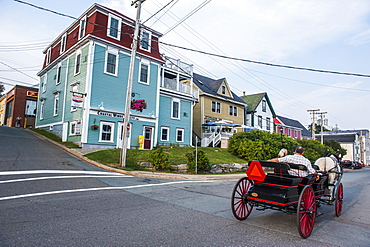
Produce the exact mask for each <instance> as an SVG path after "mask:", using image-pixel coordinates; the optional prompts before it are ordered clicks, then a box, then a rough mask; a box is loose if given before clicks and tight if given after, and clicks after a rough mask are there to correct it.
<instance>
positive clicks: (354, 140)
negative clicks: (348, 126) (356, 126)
mask: <svg viewBox="0 0 370 247" xmlns="http://www.w3.org/2000/svg"><path fill="white" fill-rule="evenodd" d="M322 137H323V141H327V140H331V139H333V140H336V141H338V142H339V143H340V145H341V147H342V148H344V149H346V150H347V155H345V156H344V157H342V159H343V160H354V161H362V162H363V163H365V164H367V165H370V135H369V130H367V129H360V130H338V131H325V132H323V133H322ZM315 138H316V140H318V141H320V140H321V134H316V135H315Z"/></svg>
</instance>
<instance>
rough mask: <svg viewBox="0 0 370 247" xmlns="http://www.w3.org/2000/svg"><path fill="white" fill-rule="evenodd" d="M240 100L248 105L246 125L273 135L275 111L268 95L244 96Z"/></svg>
mask: <svg viewBox="0 0 370 247" xmlns="http://www.w3.org/2000/svg"><path fill="white" fill-rule="evenodd" d="M240 98H241V99H242V100H243V101H244V102H246V103H247V105H248V108H247V114H246V120H245V125H247V126H252V127H255V128H257V129H260V130H264V131H268V132H270V133H273V132H274V118H275V111H274V108H273V107H272V104H271V101H270V99H269V97H268V95H267V93H257V94H249V95H245V94H244V95H243V96H240Z"/></svg>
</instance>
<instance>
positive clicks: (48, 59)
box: [46, 47, 51, 64]
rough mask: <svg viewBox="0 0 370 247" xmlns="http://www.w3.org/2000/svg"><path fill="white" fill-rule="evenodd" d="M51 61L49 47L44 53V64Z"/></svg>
mask: <svg viewBox="0 0 370 247" xmlns="http://www.w3.org/2000/svg"><path fill="white" fill-rule="evenodd" d="M50 61H51V47H49V49H48V50H47V52H46V64H49V63H50Z"/></svg>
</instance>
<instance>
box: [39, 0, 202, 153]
mask: <svg viewBox="0 0 370 247" xmlns="http://www.w3.org/2000/svg"><path fill="white" fill-rule="evenodd" d="M134 27H135V23H134V21H133V20H132V19H130V18H128V17H126V16H124V15H122V14H120V13H119V12H117V11H114V10H112V9H109V8H106V7H104V6H102V5H99V4H94V5H92V6H91V7H90V8H89V9H88V10H86V11H85V12H84V13H83V14H82V15H81V17H80V18H79V20H77V21H75V22H74V23H72V24H71V25H70V26H69V27H68V28H67V29H66V30H65V31H64V32H63V33H61V34H60V35H59V36H58V37H57V38H56V39H55V40H54V41H53V42H52V43H51V44H50V46H49V47H47V48H46V49H45V51H44V53H45V61H44V64H43V68H42V70H41V71H40V72H39V73H38V75H39V77H40V88H39V100H38V110H37V116H36V127H37V128H43V129H47V130H48V131H51V132H53V133H55V134H57V135H59V136H61V137H62V140H63V141H71V142H75V143H78V144H79V145H80V146H81V147H82V148H121V147H122V139H123V136H122V128H123V120H124V118H125V104H126V97H127V84H128V74H129V67H130V58H131V43H132V37H133V32H134ZM160 37H161V34H160V33H159V32H157V31H154V30H152V29H150V28H147V27H145V26H142V27H141V30H140V45H139V47H138V50H137V56H136V58H135V66H134V80H133V85H132V93H131V95H130V97H131V100H132V104H131V112H130V116H129V117H130V126H129V131H128V135H127V136H126V138H128V146H129V148H138V147H139V138H140V137H142V138H143V139H144V144H143V148H144V149H152V148H153V147H155V146H156V145H170V144H176V145H179V146H188V145H191V136H192V115H193V114H192V109H193V104H194V103H195V102H196V101H197V91H196V89H194V88H193V83H192V73H193V72H192V66H190V65H187V64H185V63H182V62H181V61H179V60H175V59H171V58H164V57H162V56H161V54H160V53H159V46H158V39H159V38H160ZM137 100H138V101H140V102H143V101H144V103H145V104H142V103H141V105H140V106H141V107H140V108H139V109H138V108H137V107H133V105H134V104H133V103H135V101H137Z"/></svg>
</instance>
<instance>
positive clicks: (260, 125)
mask: <svg viewBox="0 0 370 247" xmlns="http://www.w3.org/2000/svg"><path fill="white" fill-rule="evenodd" d="M257 125H258V126H259V127H261V128H262V125H263V124H262V116H260V115H259V116H258V121H257Z"/></svg>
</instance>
